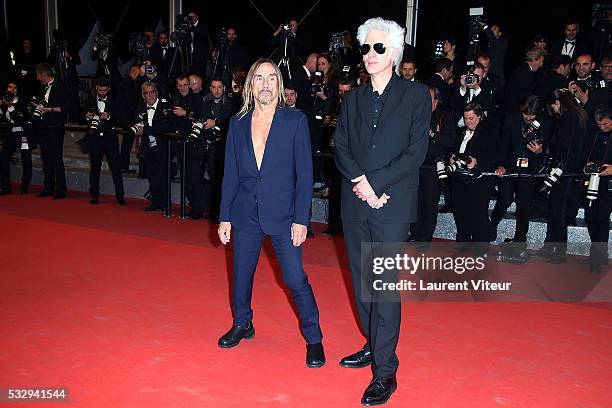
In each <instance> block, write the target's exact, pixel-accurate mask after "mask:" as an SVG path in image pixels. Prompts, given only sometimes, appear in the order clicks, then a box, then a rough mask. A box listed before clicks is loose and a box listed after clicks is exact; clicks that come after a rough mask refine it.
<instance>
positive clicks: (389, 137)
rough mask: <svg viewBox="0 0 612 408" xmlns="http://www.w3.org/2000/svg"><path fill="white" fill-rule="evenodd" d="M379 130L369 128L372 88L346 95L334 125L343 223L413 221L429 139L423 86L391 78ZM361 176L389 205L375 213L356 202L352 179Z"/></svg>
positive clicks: (428, 100) (427, 104)
mask: <svg viewBox="0 0 612 408" xmlns="http://www.w3.org/2000/svg"><path fill="white" fill-rule="evenodd" d="M391 81H392V82H391V83H390V84H389V85H390V86H391V89H390V92H389V95H388V96H387V99H386V101H385V105H384V107H383V110H382V113H381V116H380V119H379V121H378V126H377V128H376V129H374V127H373V124H372V113H371V109H372V108H371V107H372V92H373V91H372V87H371V85H364V86H361V87H359V88H356V89H354V90H352V91H351V92H349V93H348V94H347V95H346V96H345V98H344V101H343V102H342V108H341V111H340V117H339V119H338V125H337V127H336V133H335V141H336V165H337V166H338V169H339V170H340V173H341V174H342V176H343V181H342V210H341V215H342V218H343V219H345V220H354V221H365V220H368V219H373V220H377V221H379V222H382V223H412V222H415V221H416V216H417V194H418V186H419V167H420V166H421V164H422V163H423V160H424V159H425V155H426V153H427V147H428V140H429V137H428V135H429V123H430V118H431V96H430V95H429V91H428V90H427V87H426V86H425V85H422V84H419V83H418V82H412V81H402V80H400V79H399V78H398V77H396V76H395V74H394V75H393V77H392V79H391ZM363 174H364V175H365V176H366V177H367V179H368V181H369V183H370V185H371V186H372V188H373V189H374V192H375V193H376V196H378V197H380V196H381V195H382V194H383V193H387V195H388V196H389V197H391V198H390V199H389V201H388V202H387V204H385V205H384V206H383V207H382V208H380V209H378V210H374V209H372V208H371V207H370V206H369V205H368V204H367V203H366V202H365V201H362V200H361V199H359V198H357V196H356V195H355V193H354V192H353V191H352V188H353V183H351V180H353V179H354V178H356V177H359V176H361V175H363Z"/></svg>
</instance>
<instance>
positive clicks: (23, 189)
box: [19, 188, 28, 195]
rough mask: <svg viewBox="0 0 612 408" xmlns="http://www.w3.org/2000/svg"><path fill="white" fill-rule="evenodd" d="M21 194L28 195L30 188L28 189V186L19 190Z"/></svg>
mask: <svg viewBox="0 0 612 408" xmlns="http://www.w3.org/2000/svg"><path fill="white" fill-rule="evenodd" d="M19 194H22V195H27V194H28V189H27V188H22V189H21V190H20V191H19Z"/></svg>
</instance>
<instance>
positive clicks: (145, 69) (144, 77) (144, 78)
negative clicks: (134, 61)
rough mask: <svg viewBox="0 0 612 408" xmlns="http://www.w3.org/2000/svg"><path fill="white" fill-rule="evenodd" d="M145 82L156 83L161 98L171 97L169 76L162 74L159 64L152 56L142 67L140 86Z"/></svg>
mask: <svg viewBox="0 0 612 408" xmlns="http://www.w3.org/2000/svg"><path fill="white" fill-rule="evenodd" d="M145 82H151V83H154V84H155V88H156V89H157V92H158V94H159V96H160V98H164V99H168V98H169V97H170V83H169V82H168V77H166V76H164V75H160V73H159V71H158V70H157V66H156V65H155V64H154V63H153V60H152V59H150V58H147V59H145V60H144V62H143V65H142V67H140V76H139V86H142V84H143V83H145Z"/></svg>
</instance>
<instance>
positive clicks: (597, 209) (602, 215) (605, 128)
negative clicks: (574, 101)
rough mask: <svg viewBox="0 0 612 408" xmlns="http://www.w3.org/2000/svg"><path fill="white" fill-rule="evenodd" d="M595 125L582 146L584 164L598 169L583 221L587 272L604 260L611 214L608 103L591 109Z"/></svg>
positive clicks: (597, 270) (611, 121) (611, 118)
mask: <svg viewBox="0 0 612 408" xmlns="http://www.w3.org/2000/svg"><path fill="white" fill-rule="evenodd" d="M594 116H595V122H596V124H597V126H592V125H591V126H590V127H589V131H588V133H587V139H586V143H585V146H586V148H587V149H588V151H587V155H586V167H587V170H588V167H594V168H595V169H596V171H597V170H599V171H600V172H599V175H600V180H599V188H598V190H597V191H598V196H597V199H596V200H593V201H591V204H590V205H589V206H586V207H585V210H586V214H585V216H586V217H585V218H586V222H587V226H588V229H589V236H590V238H591V251H590V254H589V261H590V266H591V271H592V272H595V273H600V272H601V269H602V266H603V265H606V264H607V263H608V256H609V254H608V252H609V251H608V239H609V236H610V213H612V152H611V151H610V150H611V149H610V144H612V140H611V139H610V134H611V133H612V132H611V131H612V114H611V112H610V108H609V106H608V107H606V106H605V105H600V106H599V107H597V108H596V109H595V115H594Z"/></svg>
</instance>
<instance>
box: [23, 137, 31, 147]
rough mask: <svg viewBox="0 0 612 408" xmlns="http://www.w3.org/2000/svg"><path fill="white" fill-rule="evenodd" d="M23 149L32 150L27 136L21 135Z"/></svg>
mask: <svg viewBox="0 0 612 408" xmlns="http://www.w3.org/2000/svg"><path fill="white" fill-rule="evenodd" d="M21 150H30V146H29V145H28V138H27V137H25V136H22V137H21Z"/></svg>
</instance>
